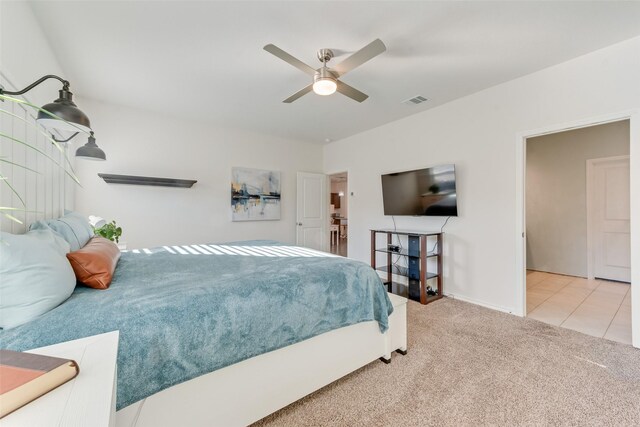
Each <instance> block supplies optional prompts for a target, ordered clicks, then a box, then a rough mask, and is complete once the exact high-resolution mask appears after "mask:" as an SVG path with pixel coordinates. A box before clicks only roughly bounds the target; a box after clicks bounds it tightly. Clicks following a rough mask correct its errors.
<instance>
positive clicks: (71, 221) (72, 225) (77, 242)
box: [29, 212, 93, 251]
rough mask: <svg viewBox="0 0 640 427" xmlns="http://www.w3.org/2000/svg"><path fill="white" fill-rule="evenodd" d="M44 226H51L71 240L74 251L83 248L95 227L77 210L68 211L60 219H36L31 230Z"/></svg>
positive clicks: (65, 238) (63, 236)
mask: <svg viewBox="0 0 640 427" xmlns="http://www.w3.org/2000/svg"><path fill="white" fill-rule="evenodd" d="M43 228H50V229H52V230H53V231H55V232H56V233H58V234H60V236H62V238H64V240H66V241H67V242H69V246H70V247H71V250H72V251H77V250H78V249H81V248H82V247H83V246H84V245H86V244H87V242H88V241H89V239H91V237H92V236H93V229H92V228H91V225H89V221H88V220H87V218H85V217H84V216H83V215H80V214H79V213H77V212H68V213H66V214H65V215H64V216H63V217H60V218H58V219H45V220H40V221H36V222H34V223H33V224H31V226H30V227H29V230H41V229H43Z"/></svg>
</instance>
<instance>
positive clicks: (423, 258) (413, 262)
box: [371, 229, 444, 304]
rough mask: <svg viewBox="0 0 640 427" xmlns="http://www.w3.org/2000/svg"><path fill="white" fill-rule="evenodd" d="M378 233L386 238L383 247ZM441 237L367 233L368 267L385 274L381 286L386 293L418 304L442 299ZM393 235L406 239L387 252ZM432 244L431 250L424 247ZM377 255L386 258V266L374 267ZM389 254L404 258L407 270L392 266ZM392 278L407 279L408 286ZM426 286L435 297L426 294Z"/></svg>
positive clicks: (416, 233)
mask: <svg viewBox="0 0 640 427" xmlns="http://www.w3.org/2000/svg"><path fill="white" fill-rule="evenodd" d="M380 234H382V235H384V236H386V239H385V244H386V245H387V247H380V243H381V242H378V241H377V240H378V235H380ZM443 234H444V233H442V232H440V231H433V232H426V231H422V232H421V231H410V230H389V229H375V230H371V266H372V267H373V268H374V269H375V270H376V271H380V272H384V273H386V280H384V279H383V283H384V284H385V285H386V286H387V289H388V291H389V292H391V293H395V294H398V295H402V296H405V297H407V298H410V299H413V300H416V301H419V302H420V303H421V304H429V303H430V302H433V301H435V300H438V299H440V298H442V296H443V294H444V292H443V280H442V279H443V278H442V236H443ZM394 235H396V236H407V237H406V241H407V245H406V246H407V247H406V248H402V249H401V250H399V251H392V250H389V249H388V246H389V245H391V244H392V240H393V236H394ZM427 241H429V245H427ZM432 245H433V250H432V251H428V250H427V246H429V247H430V248H431V247H432ZM436 248H437V249H436ZM380 254H384V255H386V256H385V260H386V265H378V264H377V258H378V256H379V255H380ZM393 255H398V256H402V257H405V259H406V260H407V267H404V266H399V265H397V264H396V263H394V262H393ZM433 258H435V264H436V268H435V269H434V271H430V270H428V266H427V265H428V264H427V260H428V259H433ZM396 260H397V259H396ZM433 263H434V261H433V260H432V261H430V263H429V264H430V265H431V266H432V267H433ZM394 275H396V276H404V277H407V279H408V283H407V284H402V283H398V282H395V281H394V280H393V276H394ZM383 277H384V276H383ZM427 282H429V283H427ZM428 286H431V288H432V289H433V290H434V291H435V292H436V295H428V294H427V287H428ZM416 287H418V290H419V295H418V293H416Z"/></svg>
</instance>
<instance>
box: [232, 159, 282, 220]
mask: <svg viewBox="0 0 640 427" xmlns="http://www.w3.org/2000/svg"><path fill="white" fill-rule="evenodd" d="M279 219H280V172H277V171H268V170H262V169H249V168H236V167H234V168H231V220H232V221H273V220H279Z"/></svg>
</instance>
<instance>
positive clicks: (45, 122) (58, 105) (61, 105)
mask: <svg viewBox="0 0 640 427" xmlns="http://www.w3.org/2000/svg"><path fill="white" fill-rule="evenodd" d="M59 93H60V97H59V98H58V99H56V100H55V101H53V102H52V103H50V104H47V105H45V106H43V107H42V109H43V110H47V111H48V112H50V113H52V114H55V115H56V116H58V117H59V118H60V119H62V120H60V119H57V118H54V117H51V116H50V115H48V114H47V113H45V112H43V111H38V117H37V119H36V120H37V121H38V123H39V124H41V125H42V126H44V127H45V128H47V129H49V130H53V129H57V130H62V131H69V132H78V131H83V132H90V131H91V123H90V122H89V118H88V117H87V115H86V114H85V113H83V112H82V110H80V109H79V108H78V107H77V106H76V104H75V103H74V102H73V93H71V92H69V91H68V90H67V89H61V90H60V91H59ZM67 122H68V123H67Z"/></svg>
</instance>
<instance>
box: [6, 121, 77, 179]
mask: <svg viewBox="0 0 640 427" xmlns="http://www.w3.org/2000/svg"><path fill="white" fill-rule="evenodd" d="M0 137H2V138H7V139H10V140H11V141H14V142H17V143H18V144H22V145H24V146H25V147H29V148H30V149H32V150H34V151H36V152H38V153H40V154H42V155H43V156H45V157H46V158H47V159H49V160H51V161H52V162H53V163H55V165H56V166H58V167H59V168H60V169H62V170H63V171H64V173H66V174H67V175H68V176H69V177H70V178H71V179H73V180H74V181H75V182H76V184H78V185H80V180H79V179H78V177H77V176H75V174H73V173H71V172H69V171H68V170H67V169H66V168H65V167H64V166H62V165H61V164H60V163H58V161H56V159H54V158H53V157H51V156H50V155H48V154H47V153H45V152H44V151H42V150H41V149H39V148H38V147H34V146H33V145H31V144H29V143H27V142H24V141H22V140H20V139H18V138H14V137H12V136H9V135H7V134H5V133H2V132H0ZM80 186H81V187H82V185H80Z"/></svg>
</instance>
